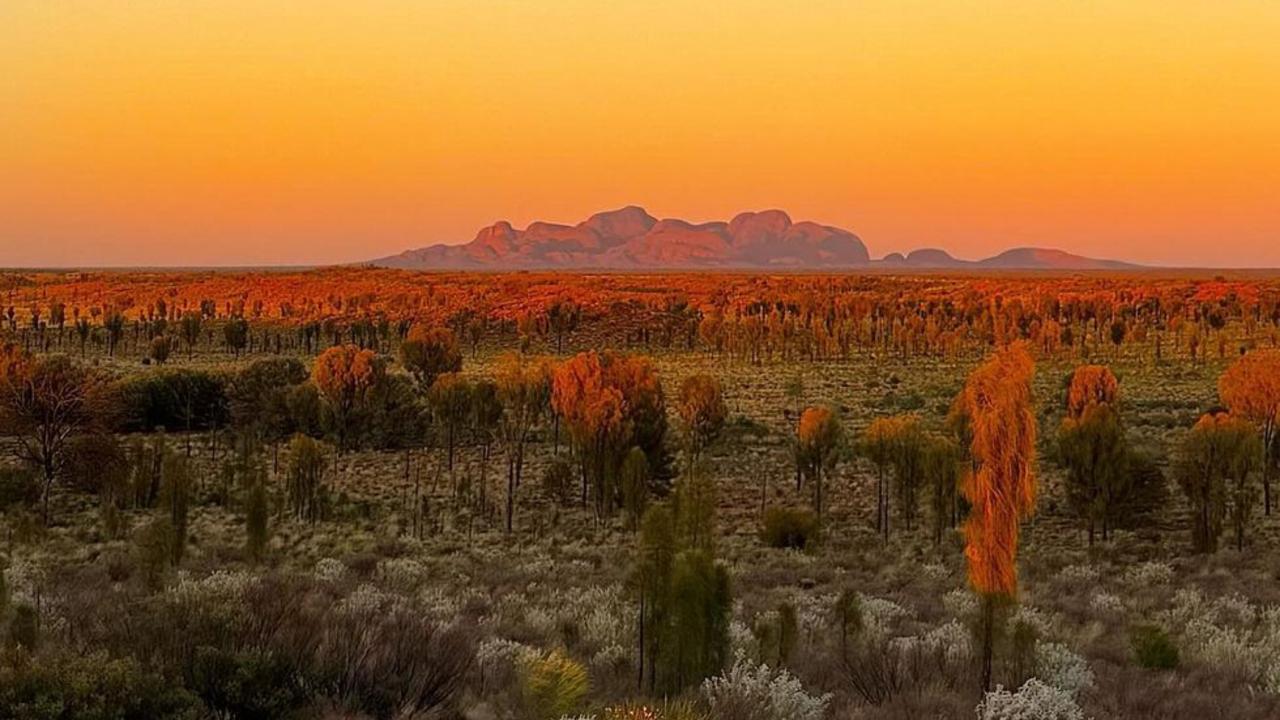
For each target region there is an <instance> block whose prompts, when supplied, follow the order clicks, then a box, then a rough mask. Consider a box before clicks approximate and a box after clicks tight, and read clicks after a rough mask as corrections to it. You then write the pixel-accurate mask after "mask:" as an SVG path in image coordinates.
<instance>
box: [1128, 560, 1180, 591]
mask: <svg viewBox="0 0 1280 720" xmlns="http://www.w3.org/2000/svg"><path fill="white" fill-rule="evenodd" d="M1171 582H1173V568H1171V567H1169V565H1168V564H1167V563H1162V562H1145V563H1142V564H1140V565H1134V566H1133V567H1131V568H1129V569H1128V570H1126V571H1125V573H1124V583H1125V584H1126V585H1129V586H1132V587H1135V588H1144V587H1153V586H1159V585H1168V584H1169V583H1171Z"/></svg>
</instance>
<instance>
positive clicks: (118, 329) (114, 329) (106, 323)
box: [102, 310, 124, 357]
mask: <svg viewBox="0 0 1280 720" xmlns="http://www.w3.org/2000/svg"><path fill="white" fill-rule="evenodd" d="M102 327H103V329H105V330H106V331H107V355H108V356H110V357H115V354H116V346H117V345H119V344H120V336H121V335H123V334H124V313H121V312H120V311H118V310H108V311H107V313H106V315H104V316H103V318H102Z"/></svg>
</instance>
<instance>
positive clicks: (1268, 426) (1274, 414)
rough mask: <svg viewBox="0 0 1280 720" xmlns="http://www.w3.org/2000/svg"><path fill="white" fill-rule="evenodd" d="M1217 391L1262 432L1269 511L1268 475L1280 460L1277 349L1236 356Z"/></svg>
mask: <svg viewBox="0 0 1280 720" xmlns="http://www.w3.org/2000/svg"><path fill="white" fill-rule="evenodd" d="M1218 395H1219V396H1220V397H1221V398H1222V402H1223V404H1225V405H1226V406H1227V407H1228V408H1230V409H1231V414H1232V415H1235V416H1237V417H1241V418H1244V419H1246V420H1248V421H1249V422H1252V423H1253V424H1255V425H1257V427H1258V431H1259V433H1260V434H1261V436H1262V452H1263V461H1262V508H1263V513H1264V514H1266V515H1270V514H1271V479H1272V477H1273V473H1274V471H1275V469H1276V466H1277V465H1278V464H1280V441H1278V438H1277V434H1278V433H1277V431H1278V430H1280V350H1276V349H1268V350H1254V351H1252V352H1250V353H1247V354H1245V355H1244V356H1242V357H1241V358H1240V359H1239V360H1236V361H1235V362H1234V363H1232V365H1231V367H1229V368H1227V370H1226V372H1224V373H1222V377H1221V378H1219V379H1218Z"/></svg>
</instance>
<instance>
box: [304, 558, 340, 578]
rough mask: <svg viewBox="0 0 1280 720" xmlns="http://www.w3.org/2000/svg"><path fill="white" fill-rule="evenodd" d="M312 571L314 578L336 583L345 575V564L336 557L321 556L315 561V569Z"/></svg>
mask: <svg viewBox="0 0 1280 720" xmlns="http://www.w3.org/2000/svg"><path fill="white" fill-rule="evenodd" d="M312 572H313V573H314V575H315V578H316V579H317V580H319V581H321V582H330V583H336V582H339V581H340V580H342V578H344V577H345V576H346V574H347V566H346V565H345V564H343V562H342V561H341V560H338V559H336V558H321V559H320V560H318V561H316V566H315V569H314V570H313V571H312Z"/></svg>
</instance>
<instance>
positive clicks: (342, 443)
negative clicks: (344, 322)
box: [311, 345, 387, 450]
mask: <svg viewBox="0 0 1280 720" xmlns="http://www.w3.org/2000/svg"><path fill="white" fill-rule="evenodd" d="M386 376H387V375H386V367H385V366H384V365H383V363H382V361H381V360H380V359H379V358H378V356H377V355H375V354H374V352H373V351H372V350H361V349H360V348H358V347H356V346H355V345H337V346H334V347H331V348H329V349H327V350H325V351H324V352H323V353H321V354H320V357H318V358H316V364H315V366H314V367H313V368H312V369H311V382H312V383H313V384H314V385H315V386H316V390H317V391H319V393H320V399H321V400H322V401H323V402H324V405H325V407H326V408H327V409H328V411H329V416H330V418H331V419H332V421H333V426H334V430H335V433H336V435H337V440H338V449H339V450H345V449H347V446H348V440H349V431H350V426H351V422H352V420H353V418H354V416H355V415H357V414H358V413H359V412H360V411H362V410H364V409H365V408H367V407H368V406H369V405H370V404H372V399H373V397H374V395H375V393H376V392H377V391H378V390H379V389H380V388H381V386H382V385H383V383H384V382H385V381H386Z"/></svg>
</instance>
